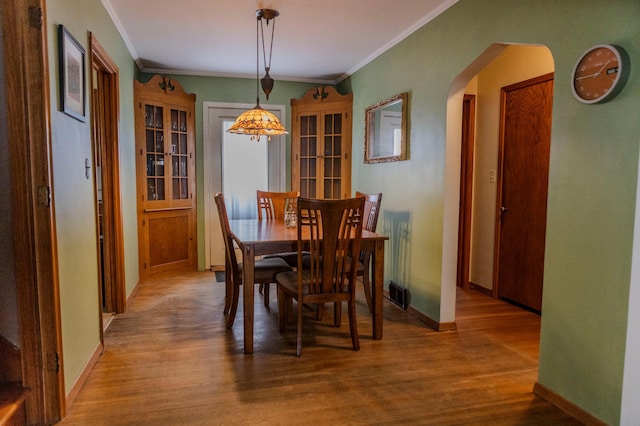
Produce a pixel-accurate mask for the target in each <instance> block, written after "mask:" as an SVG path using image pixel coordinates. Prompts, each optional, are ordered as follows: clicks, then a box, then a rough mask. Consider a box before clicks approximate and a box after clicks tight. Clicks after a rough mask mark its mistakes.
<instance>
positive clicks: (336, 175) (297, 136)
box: [291, 86, 353, 199]
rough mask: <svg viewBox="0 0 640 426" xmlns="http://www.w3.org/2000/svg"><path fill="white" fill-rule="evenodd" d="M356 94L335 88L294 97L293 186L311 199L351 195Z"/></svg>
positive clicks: (320, 88)
mask: <svg viewBox="0 0 640 426" xmlns="http://www.w3.org/2000/svg"><path fill="white" fill-rule="evenodd" d="M352 108H353V94H347V95H341V94H339V93H338V92H337V91H336V89H334V88H333V87H330V86H327V87H318V88H313V89H310V90H308V91H307V92H306V93H305V94H304V96H302V97H301V98H300V99H292V100H291V122H292V125H291V126H292V131H291V189H292V190H293V191H300V195H301V196H302V197H308V198H325V199H331V198H333V199H337V198H349V197H351V123H352V118H351V111H352Z"/></svg>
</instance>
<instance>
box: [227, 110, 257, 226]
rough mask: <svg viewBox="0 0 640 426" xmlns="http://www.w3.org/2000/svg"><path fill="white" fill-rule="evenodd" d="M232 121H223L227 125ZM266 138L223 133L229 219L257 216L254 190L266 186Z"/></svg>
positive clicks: (254, 217)
mask: <svg viewBox="0 0 640 426" xmlns="http://www.w3.org/2000/svg"><path fill="white" fill-rule="evenodd" d="M232 124H233V121H225V122H224V124H223V129H228V128H229V127H231V125H232ZM267 161H268V159H267V139H266V137H262V138H260V141H255V140H253V141H252V140H250V137H249V136H246V135H236V134H233V133H227V132H224V134H223V136H222V192H223V194H224V198H225V201H226V204H227V213H228V214H229V219H256V218H257V217H258V212H257V206H256V190H258V189H260V190H265V191H266V190H267V187H268V168H267Z"/></svg>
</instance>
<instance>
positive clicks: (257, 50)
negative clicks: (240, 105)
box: [256, 19, 264, 105]
mask: <svg viewBox="0 0 640 426" xmlns="http://www.w3.org/2000/svg"><path fill="white" fill-rule="evenodd" d="M259 25H260V19H256V105H260V38H259V37H260V33H259V31H258V30H259V28H258V27H259ZM262 44H263V46H264V40H263V41H262Z"/></svg>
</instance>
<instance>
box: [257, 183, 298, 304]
mask: <svg viewBox="0 0 640 426" xmlns="http://www.w3.org/2000/svg"><path fill="white" fill-rule="evenodd" d="M299 196H300V191H285V192H275V191H260V190H257V191H256V198H257V206H258V220H263V219H264V220H280V221H284V214H285V209H286V208H287V206H288V205H289V204H292V205H293V206H295V204H296V200H297V199H298V197H299ZM264 257H265V258H271V257H279V258H280V259H282V260H284V261H285V262H287V264H288V265H289V266H291V267H295V266H296V264H297V262H298V253H295V252H286V253H275V254H270V255H267V256H264ZM269 287H270V284H268V283H265V284H260V288H259V290H258V291H259V292H260V293H261V294H262V297H263V299H264V305H265V306H269Z"/></svg>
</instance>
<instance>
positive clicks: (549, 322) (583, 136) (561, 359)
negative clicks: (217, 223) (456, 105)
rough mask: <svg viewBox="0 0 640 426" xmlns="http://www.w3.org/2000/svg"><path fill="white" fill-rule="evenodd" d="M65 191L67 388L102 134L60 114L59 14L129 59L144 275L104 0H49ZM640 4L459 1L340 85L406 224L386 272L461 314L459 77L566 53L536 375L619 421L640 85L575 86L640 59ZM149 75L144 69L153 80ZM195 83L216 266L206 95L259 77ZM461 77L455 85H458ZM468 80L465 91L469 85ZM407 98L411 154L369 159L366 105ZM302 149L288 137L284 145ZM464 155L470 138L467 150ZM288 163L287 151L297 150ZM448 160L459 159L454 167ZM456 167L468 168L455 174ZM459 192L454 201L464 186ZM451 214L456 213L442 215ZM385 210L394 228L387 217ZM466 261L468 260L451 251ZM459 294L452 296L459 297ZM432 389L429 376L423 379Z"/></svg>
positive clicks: (82, 326) (125, 186)
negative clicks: (590, 57)
mask: <svg viewBox="0 0 640 426" xmlns="http://www.w3.org/2000/svg"><path fill="white" fill-rule="evenodd" d="M47 19H48V22H47V25H48V29H47V30H48V38H49V61H50V63H49V69H50V76H51V101H52V107H51V116H52V129H51V130H52V131H51V134H52V143H53V149H52V154H53V174H54V183H55V188H54V201H55V209H56V216H55V217H56V227H57V228H56V230H57V237H58V257H59V273H60V303H61V310H62V328H63V345H64V354H63V356H64V370H65V382H66V389H67V391H68V390H69V389H71V387H72V386H73V383H74V382H75V381H76V380H77V377H78V375H79V374H80V373H81V371H82V369H83V368H84V367H85V365H86V363H87V361H88V360H89V358H90V356H91V355H92V354H93V351H94V350H95V348H96V347H97V345H98V344H99V330H98V294H97V290H98V284H97V267H96V259H97V253H96V236H95V223H94V221H95V213H94V200H93V181H92V180H87V179H85V178H84V159H85V158H91V157H92V153H91V142H90V141H91V130H90V126H89V124H88V123H81V122H79V121H77V120H74V119H73V118H71V117H68V116H66V115H64V114H62V113H61V112H59V111H58V108H57V100H58V89H57V87H58V83H57V76H58V73H57V41H56V40H57V37H56V34H57V33H56V29H57V24H63V25H65V26H66V27H68V29H69V30H70V31H71V33H72V34H74V36H75V37H76V38H77V39H78V40H79V41H80V43H81V44H82V45H83V46H85V48H86V47H88V37H87V32H88V31H91V32H93V34H95V35H96V36H97V38H98V39H99V41H100V43H101V44H102V45H103V46H104V47H105V49H106V50H107V52H109V54H110V55H111V57H112V58H113V59H114V60H115V61H116V63H117V64H118V66H119V67H120V113H121V114H120V123H119V125H120V151H121V152H120V162H121V164H120V166H121V184H122V191H123V194H122V202H123V215H124V232H125V250H126V252H125V259H126V265H125V270H126V280H127V282H126V285H127V293H128V294H129V293H130V292H131V290H132V289H133V288H134V286H135V285H136V284H137V281H138V269H137V228H136V216H135V215H136V212H135V164H134V159H135V155H134V125H133V90H132V86H133V84H132V81H133V80H134V78H137V70H136V68H135V65H134V63H133V61H132V59H131V57H130V55H129V53H128V51H127V49H126V47H125V45H124V43H123V41H122V40H121V38H120V36H119V35H118V33H117V30H116V28H115V27H114V25H113V23H112V22H111V20H110V18H109V16H108V14H107V13H106V11H105V10H104V8H103V6H102V4H101V3H100V1H99V0H49V1H47ZM638 22H640V2H638V1H637V0H618V1H616V2H611V1H607V0H590V1H589V2H585V1H582V0H565V1H562V2H558V1H556V0H540V1H537V2H525V1H520V0H518V1H513V0H482V1H479V0H460V1H459V2H458V3H456V4H455V5H454V6H453V7H451V8H450V9H449V10H447V11H445V12H444V13H443V14H442V15H440V16H439V17H437V18H436V19H435V20H433V21H432V22H431V23H429V24H427V25H426V26H425V27H423V28H422V29H420V30H418V31H417V32H415V33H414V34H413V35H411V36H410V37H408V38H407V39H405V40H404V41H403V42H401V43H400V44H398V45H397V46H395V47H394V48H393V49H391V50H389V51H388V52H386V53H384V54H383V55H381V56H380V57H378V58H377V59H375V60H374V61H373V62H371V63H370V64H369V65H367V66H366V67H364V68H363V69H361V70H359V71H358V72H356V73H355V74H354V75H353V76H352V77H350V78H349V79H347V80H345V81H344V82H342V83H341V84H340V89H341V92H342V93H346V92H350V91H352V92H353V93H354V110H353V112H354V127H353V153H354V155H353V182H352V188H353V190H354V191H355V190H360V191H364V192H379V191H381V192H383V193H384V202H383V212H382V216H381V218H380V222H379V230H382V231H385V228H384V227H385V226H387V227H388V228H387V230H388V231H392V230H393V228H392V226H393V225H394V224H397V223H404V224H406V225H407V226H408V231H409V232H408V233H407V234H406V235H407V237H406V238H404V239H403V240H401V241H400V242H401V243H402V249H403V250H404V255H403V257H402V259H393V258H392V257H391V254H392V251H388V252H387V253H388V256H387V259H386V261H385V271H387V275H388V277H387V278H393V279H401V281H402V283H403V284H404V285H406V286H407V287H408V288H409V289H410V291H411V294H412V300H411V303H412V306H414V307H415V308H416V309H418V310H420V311H422V312H424V313H425V314H426V315H428V316H430V317H431V318H434V319H436V320H441V319H444V320H448V319H447V318H448V315H449V310H450V309H451V306H450V305H451V303H452V300H450V299H451V297H450V296H451V294H453V295H454V296H453V297H454V298H455V287H454V286H455V282H454V281H455V280H452V279H451V275H450V274H448V270H449V268H450V264H449V263H450V260H451V247H454V246H455V244H452V242H451V236H450V234H449V233H448V232H449V231H448V228H447V223H449V222H451V221H457V218H455V217H453V216H451V215H450V214H449V213H448V212H449V210H448V207H447V206H448V202H450V200H451V199H452V197H453V199H454V200H455V197H456V195H455V190H451V188H455V185H454V184H452V182H451V177H450V175H449V176H448V175H447V171H448V170H447V167H449V168H450V167H451V161H450V160H451V156H452V155H453V154H452V153H455V152H456V147H455V143H456V141H455V138H453V139H452V138H451V133H452V132H451V127H450V126H448V125H447V119H448V118H450V116H454V118H455V111H448V110H447V101H448V99H449V97H450V94H451V93H450V92H451V89H452V87H453V86H452V85H453V84H455V87H458V86H459V84H458V83H459V81H457V79H458V77H459V75H460V74H461V73H463V72H466V71H468V69H469V67H470V66H471V68H473V64H474V61H475V60H476V58H478V57H479V56H481V55H482V54H483V52H485V50H487V49H488V48H490V46H492V45H493V44H494V43H524V44H541V45H544V46H546V47H548V48H549V50H550V51H551V54H552V55H553V59H554V63H555V77H556V85H555V90H554V107H553V110H554V112H553V126H552V142H551V169H550V184H549V205H548V223H547V247H546V261H545V282H544V295H543V314H542V330H541V349H540V367H539V382H540V383H541V384H542V385H544V386H546V387H548V388H549V389H551V390H552V391H554V392H556V393H558V394H559V395H561V396H563V397H564V398H566V399H568V400H569V401H571V402H573V403H575V404H577V405H578V406H580V407H582V408H583V409H585V410H587V411H588V412H590V413H592V414H593V415H595V416H597V417H599V418H600V419H602V420H604V421H606V422H607V423H611V424H616V423H618V422H619V419H620V401H621V392H622V390H621V389H622V381H623V364H624V355H625V337H626V334H627V330H626V318H627V313H628V294H629V286H630V269H631V251H632V243H633V241H632V231H633V226H634V213H635V198H636V190H637V188H636V177H637V172H638V154H639V152H638V142H639V136H638V135H640V132H639V131H640V120H638V112H639V111H640V81H639V79H638V77H637V75H638V73H637V72H632V74H631V76H630V78H629V81H628V83H627V86H626V88H625V90H624V91H623V92H622V93H621V94H620V95H619V96H618V97H617V98H615V99H614V100H612V101H611V102H608V103H606V104H602V105H592V106H586V105H583V104H580V103H578V102H577V101H576V100H575V99H574V98H573V96H572V94H571V91H570V88H569V80H570V74H571V71H572V69H573V66H574V64H575V62H576V61H577V59H578V56H579V55H580V54H582V53H583V52H584V51H585V50H586V49H587V48H588V47H590V46H592V45H594V44H599V43H613V44H619V45H621V46H623V47H624V48H625V49H626V50H627V52H628V53H629V55H630V57H631V61H632V70H633V69H634V67H638V60H637V58H638V57H640V26H639V25H638ZM148 77H149V76H141V77H140V78H141V79H143V80H146V78H148ZM172 77H173V78H175V79H177V80H178V81H180V83H181V84H182V86H183V87H184V89H185V90H186V91H187V92H193V93H196V96H197V101H196V130H197V140H196V143H197V150H196V154H197V155H198V162H197V167H198V171H197V173H198V175H197V176H198V193H197V196H198V228H199V238H198V240H199V245H198V251H199V265H200V268H203V266H204V259H203V257H204V255H203V253H204V250H203V240H204V238H203V236H202V231H203V221H204V218H203V173H202V158H201V154H202V146H203V145H202V144H203V141H202V134H201V132H202V103H203V102H204V101H215V102H239V103H251V102H252V101H253V98H254V91H253V87H254V86H253V84H254V82H253V80H245V79H227V78H211V77H194V76H181V75H177V76H172ZM454 82H456V83H454ZM311 86H312V85H311V84H307V83H286V82H280V81H278V82H276V87H275V89H274V92H273V94H272V99H271V100H270V102H269V103H270V104H280V105H285V106H286V111H287V112H286V114H287V120H286V126H287V127H288V128H290V126H291V124H290V108H289V100H290V99H291V98H297V97H300V96H301V95H302V94H303V93H304V92H305V91H306V90H307V89H308V88H309V87H311ZM462 87H464V85H463V86H462ZM404 91H407V92H409V115H410V117H409V160H408V161H402V162H396V163H383V164H370V165H364V164H363V149H364V147H363V139H364V134H363V133H364V109H365V108H366V107H367V106H369V105H371V104H374V103H376V102H378V101H379V100H381V99H385V98H388V97H390V96H393V95H395V94H398V93H400V92H404ZM287 143H288V144H289V143H290V139H289V138H288V139H287ZM458 150H459V147H458ZM287 157H289V156H287ZM446 165H448V166H446ZM454 175H455V174H454ZM452 194H453V195H452ZM445 212H446V213H445ZM385 219H386V223H387V224H386V225H385ZM454 260H455V259H454ZM453 303H454V304H455V300H453ZM425 385H428V384H425Z"/></svg>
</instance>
